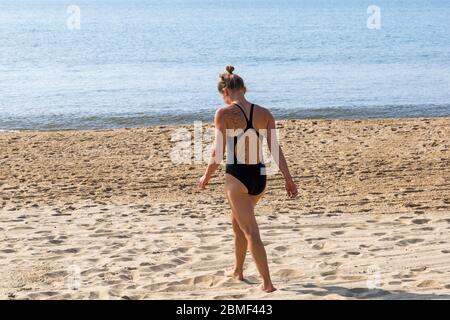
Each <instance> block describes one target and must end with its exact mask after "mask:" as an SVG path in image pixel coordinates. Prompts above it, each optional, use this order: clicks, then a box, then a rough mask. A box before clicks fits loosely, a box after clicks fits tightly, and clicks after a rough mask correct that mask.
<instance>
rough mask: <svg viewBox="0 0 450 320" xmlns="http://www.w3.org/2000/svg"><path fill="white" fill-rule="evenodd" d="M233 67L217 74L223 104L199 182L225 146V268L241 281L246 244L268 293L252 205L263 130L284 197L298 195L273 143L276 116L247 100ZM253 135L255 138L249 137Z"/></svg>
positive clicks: (257, 195)
mask: <svg viewBox="0 0 450 320" xmlns="http://www.w3.org/2000/svg"><path fill="white" fill-rule="evenodd" d="M233 71H234V67H232V66H228V67H226V72H225V73H222V74H221V75H220V78H219V83H218V89H219V93H220V95H221V96H222V99H223V101H224V102H225V106H223V107H221V108H219V109H218V110H217V112H216V115H215V118H214V124H215V127H216V135H215V143H214V148H213V152H212V155H211V160H210V162H209V164H208V167H207V168H206V172H205V174H204V175H203V176H202V177H201V178H200V181H199V183H198V186H199V187H200V188H201V189H205V187H206V185H207V184H208V182H209V180H210V178H211V177H212V176H213V174H214V172H215V171H216V170H217V168H218V167H219V165H220V163H221V162H222V160H223V154H224V152H225V145H226V146H227V165H226V174H225V192H226V196H227V199H228V202H229V204H230V207H231V211H232V214H231V217H232V225H233V231H234V243H235V258H236V262H235V267H234V270H232V271H230V272H229V275H231V276H234V277H235V278H237V279H239V280H244V276H243V269H244V260H245V256H246V252H247V248H248V249H249V250H250V252H251V254H252V256H253V260H254V261H255V263H256V267H257V269H258V271H259V273H260V274H261V277H262V279H263V283H262V285H261V289H262V290H264V291H266V292H272V291H275V290H276V289H275V288H274V286H273V284H272V281H271V279H270V273H269V266H268V264H267V256H266V251H265V249H264V245H263V243H262V241H261V237H260V234H259V228H258V224H257V222H256V219H255V214H254V208H255V205H256V204H257V203H258V201H259V199H261V197H262V195H263V193H264V190H265V188H266V176H265V171H264V169H265V166H264V164H263V163H262V152H261V147H262V138H263V132H265V133H266V136H265V138H266V139H267V144H268V147H269V150H270V151H271V153H272V155H274V160H275V162H276V163H277V165H278V167H279V168H280V170H281V172H282V174H283V176H284V179H285V181H286V183H285V187H286V191H287V194H288V196H289V197H291V198H295V197H296V196H297V194H298V192H297V186H296V185H295V183H294V181H293V179H292V176H291V174H290V173H289V169H288V166H287V163H286V159H285V157H284V155H283V151H282V150H281V147H280V146H279V145H278V144H277V143H276V136H275V120H274V118H273V116H272V114H271V113H270V112H269V110H267V109H265V108H263V107H260V106H257V105H254V104H252V103H250V102H248V101H247V100H246V98H245V93H246V88H245V85H244V80H243V79H242V78H241V77H240V76H238V75H237V74H233ZM252 135H253V137H254V138H255V139H252ZM275 144H276V145H275ZM255 147H256V148H255ZM275 148H276V149H275ZM254 150H256V153H255V152H253V151H254Z"/></svg>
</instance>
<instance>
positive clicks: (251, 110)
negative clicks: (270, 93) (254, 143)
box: [248, 103, 255, 128]
mask: <svg viewBox="0 0 450 320" xmlns="http://www.w3.org/2000/svg"><path fill="white" fill-rule="evenodd" d="M254 108H255V105H254V104H253V103H252V106H251V107H250V120H249V121H248V122H250V126H249V128H253V109H254Z"/></svg>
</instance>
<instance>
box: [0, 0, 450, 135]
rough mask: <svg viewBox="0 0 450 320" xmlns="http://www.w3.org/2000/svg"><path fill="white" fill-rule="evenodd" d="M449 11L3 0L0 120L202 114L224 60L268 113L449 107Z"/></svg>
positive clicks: (14, 124)
mask: <svg viewBox="0 0 450 320" xmlns="http://www.w3.org/2000/svg"><path fill="white" fill-rule="evenodd" d="M371 4H375V5H377V6H379V7H380V9H381V29H380V30H376V29H368V28H367V24H366V21H367V18H368V17H369V14H368V13H367V7H368V6H369V5H371ZM69 5H77V6H78V7H79V8H80V18H81V19H80V29H79V30H77V29H75V30H71V29H70V28H68V27H67V19H68V18H69V17H70V16H71V14H70V13H68V12H67V11H66V10H67V7H68V6H69ZM449 17H450V4H449V2H448V0H441V1H437V0H436V1H432V0H431V1H430V0H428V1H425V0H424V1H411V0H408V1H385V0H383V1H379V0H377V1H372V0H370V1H361V0H358V1H350V0H347V1H346V0H340V1H317V0H314V1H313V0H310V1H293V0H292V1H262V0H260V1H258V0H256V1H255V0H252V1H246V0H239V1H235V0H227V1H209V0H197V1H192V0H178V1H176V0H166V1H145V0H141V1H129V0H116V1H113V0H110V1H108V0H103V1H100V0H89V1H81V0H80V1H78V0H73V1H72V0H71V1H57V0H55V1H38V0H30V1H23V0H14V1H12V0H1V1H0V129H2V130H9V129H62V128H63V129H69V128H109V127H134V126H146V125H152V124H161V123H182V122H184V123H186V122H192V121H193V120H206V121H211V119H212V117H213V114H214V110H215V109H216V108H217V107H218V106H220V104H221V100H220V98H219V96H218V94H217V91H216V80H217V75H218V73H219V72H220V71H221V70H223V67H224V66H225V65H227V64H233V65H235V66H236V72H237V73H238V74H240V75H241V76H243V77H244V79H245V80H246V81H247V86H248V96H249V99H250V100H252V101H254V102H256V103H259V104H262V105H264V106H267V107H269V108H271V109H272V110H273V112H274V113H275V115H276V116H277V117H278V118H305V117H308V118H309V117H318V118H368V117H396V116H401V117H412V116H427V117H428V116H448V115H450V90H449V89H450V18H449Z"/></svg>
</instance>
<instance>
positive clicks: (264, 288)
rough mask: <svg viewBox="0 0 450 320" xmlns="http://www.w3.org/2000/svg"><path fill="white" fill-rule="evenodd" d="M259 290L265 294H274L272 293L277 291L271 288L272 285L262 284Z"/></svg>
mask: <svg viewBox="0 0 450 320" xmlns="http://www.w3.org/2000/svg"><path fill="white" fill-rule="evenodd" d="M259 288H260V289H261V290H262V291H265V292H267V293H271V292H274V291H276V290H277V289H276V288H275V287H274V286H273V284H269V285H264V284H262V285H261V286H260V287H259Z"/></svg>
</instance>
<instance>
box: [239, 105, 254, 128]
mask: <svg viewBox="0 0 450 320" xmlns="http://www.w3.org/2000/svg"><path fill="white" fill-rule="evenodd" d="M235 105H236V106H238V108H239V109H241V111H242V114H243V115H244V117H245V121H247V128H248V127H249V124H250V121H249V120H248V118H247V115H246V114H245V111H244V109H242V107H241V106H240V105H238V104H237V103H235ZM250 117H251V115H250Z"/></svg>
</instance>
